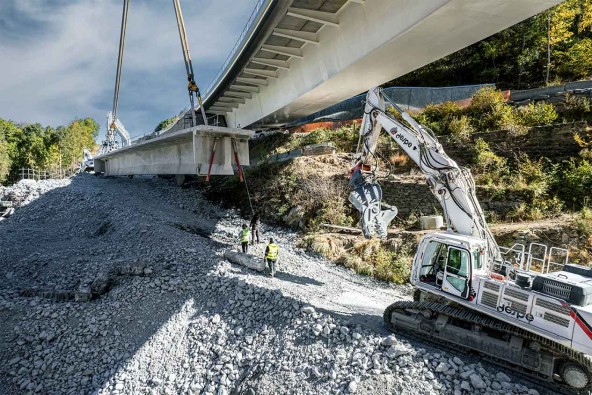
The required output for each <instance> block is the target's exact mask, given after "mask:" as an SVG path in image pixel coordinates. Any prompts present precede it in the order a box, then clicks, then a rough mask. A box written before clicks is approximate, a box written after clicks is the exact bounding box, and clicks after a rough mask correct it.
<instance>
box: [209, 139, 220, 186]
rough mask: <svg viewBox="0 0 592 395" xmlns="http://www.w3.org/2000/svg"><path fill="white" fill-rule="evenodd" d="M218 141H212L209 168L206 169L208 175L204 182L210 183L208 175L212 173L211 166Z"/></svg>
mask: <svg viewBox="0 0 592 395" xmlns="http://www.w3.org/2000/svg"><path fill="white" fill-rule="evenodd" d="M217 141H218V139H214V145H212V155H211V156H210V166H209V167H208V175H207V176H206V181H210V173H211V172H212V164H213V163H214V155H215V154H216V142H217Z"/></svg>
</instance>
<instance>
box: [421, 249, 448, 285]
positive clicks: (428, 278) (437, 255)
mask: <svg viewBox="0 0 592 395" xmlns="http://www.w3.org/2000/svg"><path fill="white" fill-rule="evenodd" d="M447 247H448V246H447V245H446V244H444V243H439V242H437V241H430V243H429V244H428V246H427V247H426V250H425V253H424V255H423V261H422V265H421V269H420V271H419V278H420V281H422V282H426V283H434V284H437V285H440V284H441V279H442V272H443V271H444V266H446V254H447V252H448V249H447ZM438 273H440V276H438Z"/></svg>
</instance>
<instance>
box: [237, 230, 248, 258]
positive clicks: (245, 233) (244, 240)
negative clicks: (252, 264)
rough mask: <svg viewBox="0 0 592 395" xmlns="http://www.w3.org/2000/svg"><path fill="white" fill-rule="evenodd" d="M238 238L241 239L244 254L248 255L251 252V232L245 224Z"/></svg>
mask: <svg viewBox="0 0 592 395" xmlns="http://www.w3.org/2000/svg"><path fill="white" fill-rule="evenodd" d="M238 237H239V238H240V241H241V246H242V247H243V252H244V253H245V254H246V253H247V251H248V250H249V239H250V238H251V232H250V231H249V228H247V224H243V228H242V229H241V231H240V232H239V234H238Z"/></svg>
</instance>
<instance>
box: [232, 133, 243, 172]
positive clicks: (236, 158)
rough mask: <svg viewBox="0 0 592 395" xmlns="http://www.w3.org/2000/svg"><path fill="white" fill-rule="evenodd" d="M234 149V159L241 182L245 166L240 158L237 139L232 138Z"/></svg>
mask: <svg viewBox="0 0 592 395" xmlns="http://www.w3.org/2000/svg"><path fill="white" fill-rule="evenodd" d="M232 149H233V151H234V160H236V167H237V169H238V178H239V180H240V182H243V167H242V166H241V164H240V160H239V159H238V148H237V147H236V141H235V140H234V139H232Z"/></svg>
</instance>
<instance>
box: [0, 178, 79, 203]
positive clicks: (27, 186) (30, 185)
mask: <svg viewBox="0 0 592 395" xmlns="http://www.w3.org/2000/svg"><path fill="white" fill-rule="evenodd" d="M68 185H70V179H63V180H39V181H37V180H20V181H19V182H17V183H16V184H14V185H11V186H7V187H5V186H1V185H0V200H4V201H9V202H12V203H13V207H22V206H26V205H28V204H29V203H31V202H33V201H34V200H36V199H38V198H39V196H41V195H43V194H44V193H46V192H48V191H51V190H52V189H55V188H61V187H66V186H68Z"/></svg>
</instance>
